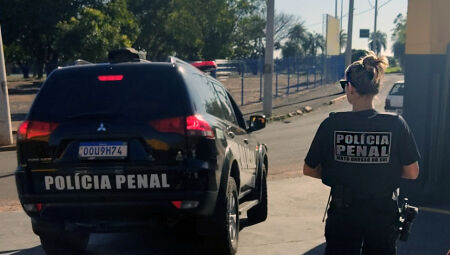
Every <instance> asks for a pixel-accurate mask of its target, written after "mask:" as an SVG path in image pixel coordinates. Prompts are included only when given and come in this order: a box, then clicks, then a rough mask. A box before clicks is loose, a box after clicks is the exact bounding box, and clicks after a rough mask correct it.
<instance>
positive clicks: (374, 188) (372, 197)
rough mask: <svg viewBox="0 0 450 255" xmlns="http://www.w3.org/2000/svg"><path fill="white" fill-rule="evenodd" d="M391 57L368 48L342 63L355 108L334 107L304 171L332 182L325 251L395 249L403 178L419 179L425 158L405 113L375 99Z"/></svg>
mask: <svg viewBox="0 0 450 255" xmlns="http://www.w3.org/2000/svg"><path fill="white" fill-rule="evenodd" d="M387 65H388V62H387V59H386V57H377V56H376V55H375V54H374V53H373V52H370V53H369V54H368V55H367V56H365V57H364V58H363V59H361V60H359V61H356V62H354V63H353V64H351V65H350V66H348V67H347V69H346V71H345V78H346V79H345V80H342V81H341V85H342V86H343V87H344V89H345V93H346V95H347V100H348V102H349V103H350V104H351V105H352V106H353V110H352V111H351V112H338V113H334V114H330V116H329V117H328V118H327V119H325V120H324V121H323V122H322V123H321V125H320V127H319V129H318V131H317V133H316V135H315V137H314V140H313V142H312V144H311V147H310V149H309V152H308V155H307V157H306V159H305V165H304V168H303V173H304V174H305V175H308V176H311V177H314V178H319V179H322V182H323V183H324V184H325V185H328V186H330V187H331V197H332V199H331V203H330V209H329V210H328V218H327V221H326V226H325V238H326V242H327V243H326V249H325V254H326V255H329V254H345V255H352V254H361V251H362V253H363V254H377V255H379V254H383V255H390V254H396V240H397V237H398V231H397V229H396V228H397V227H396V223H397V222H398V206H397V201H396V200H397V195H398V194H397V192H396V190H397V189H398V187H399V181H400V178H406V179H416V178H417V176H418V174H419V166H418V160H419V158H420V155H419V152H418V150H417V146H416V143H415V141H414V137H413V135H412V133H411V131H410V129H409V127H408V124H407V123H406V122H405V120H404V119H403V118H402V117H401V116H399V115H396V114H387V113H379V112H377V111H376V110H375V109H374V107H373V99H374V96H375V95H376V94H377V93H378V91H379V87H380V83H381V78H382V76H383V74H384V70H385V68H386V67H387Z"/></svg>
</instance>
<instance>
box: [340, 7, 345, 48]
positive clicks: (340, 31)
mask: <svg viewBox="0 0 450 255" xmlns="http://www.w3.org/2000/svg"><path fill="white" fill-rule="evenodd" d="M342 9H344V0H341V19H340V20H339V26H340V28H339V55H341V54H342V45H341V38H340V36H341V33H342Z"/></svg>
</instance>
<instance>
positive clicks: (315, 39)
mask: <svg viewBox="0 0 450 255" xmlns="http://www.w3.org/2000/svg"><path fill="white" fill-rule="evenodd" d="M302 46H303V50H304V51H305V54H306V55H309V56H317V52H318V50H319V49H320V50H321V52H322V53H323V52H324V50H325V39H324V38H323V36H322V35H320V34H317V33H314V34H313V33H309V32H307V33H306V36H305V38H304V39H303V42H302Z"/></svg>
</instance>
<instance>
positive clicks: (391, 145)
mask: <svg viewBox="0 0 450 255" xmlns="http://www.w3.org/2000/svg"><path fill="white" fill-rule="evenodd" d="M403 122H404V121H402V120H400V118H399V116H398V115H393V114H381V113H378V112H376V111H375V110H367V111H361V112H340V113H334V114H330V117H329V118H328V119H327V120H325V123H323V124H324V127H323V128H324V132H323V137H322V138H321V141H322V142H321V144H322V146H321V154H322V155H324V157H323V162H322V181H323V183H324V184H326V185H329V186H335V185H344V186H346V187H349V188H350V189H351V191H352V193H355V194H358V195H362V196H364V195H367V196H371V195H376V194H385V193H387V192H391V191H393V190H395V189H396V188H397V187H398V186H399V181H400V176H401V173H402V164H401V160H400V157H399V155H400V150H402V144H401V140H402V136H403V135H402V132H403V130H404V128H403Z"/></svg>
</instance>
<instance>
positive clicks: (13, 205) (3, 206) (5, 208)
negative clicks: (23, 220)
mask: <svg viewBox="0 0 450 255" xmlns="http://www.w3.org/2000/svg"><path fill="white" fill-rule="evenodd" d="M20 210H22V205H21V204H20V202H19V201H0V213H2V212H16V211H20Z"/></svg>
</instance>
